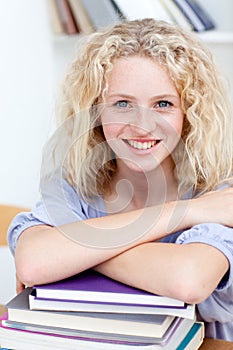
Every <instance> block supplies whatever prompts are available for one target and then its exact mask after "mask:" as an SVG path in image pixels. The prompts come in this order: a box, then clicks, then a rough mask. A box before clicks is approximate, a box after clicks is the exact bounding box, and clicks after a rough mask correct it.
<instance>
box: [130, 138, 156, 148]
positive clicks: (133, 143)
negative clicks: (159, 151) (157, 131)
mask: <svg viewBox="0 0 233 350" xmlns="http://www.w3.org/2000/svg"><path fill="white" fill-rule="evenodd" d="M127 142H128V144H129V145H130V146H131V147H133V148H136V149H143V150H145V149H149V148H151V147H153V146H154V145H155V144H156V141H145V142H140V141H133V140H127Z"/></svg>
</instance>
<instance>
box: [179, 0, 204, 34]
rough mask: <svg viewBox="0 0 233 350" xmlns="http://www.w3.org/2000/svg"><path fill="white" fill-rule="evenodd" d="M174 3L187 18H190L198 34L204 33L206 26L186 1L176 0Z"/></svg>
mask: <svg viewBox="0 0 233 350" xmlns="http://www.w3.org/2000/svg"><path fill="white" fill-rule="evenodd" d="M174 2H175V3H176V4H177V6H179V8H180V9H181V10H182V11H183V13H184V14H185V16H186V17H187V18H189V20H190V22H191V23H192V25H193V27H194V29H195V30H196V31H198V32H202V31H204V30H205V29H206V28H205V25H204V24H203V22H202V21H201V20H200V18H199V17H198V15H197V14H196V13H195V11H194V10H193V9H192V7H191V6H190V5H189V3H188V2H186V0H174Z"/></svg>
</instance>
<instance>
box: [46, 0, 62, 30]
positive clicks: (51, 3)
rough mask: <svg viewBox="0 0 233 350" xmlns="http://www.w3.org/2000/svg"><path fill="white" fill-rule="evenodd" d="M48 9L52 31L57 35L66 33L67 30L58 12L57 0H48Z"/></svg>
mask: <svg viewBox="0 0 233 350" xmlns="http://www.w3.org/2000/svg"><path fill="white" fill-rule="evenodd" d="M48 10H49V19H50V25H51V29H52V32H53V33H54V34H56V35H58V34H64V33H65V31H64V29H63V25H62V23H61V19H60V16H59V13H58V8H57V4H56V0H48Z"/></svg>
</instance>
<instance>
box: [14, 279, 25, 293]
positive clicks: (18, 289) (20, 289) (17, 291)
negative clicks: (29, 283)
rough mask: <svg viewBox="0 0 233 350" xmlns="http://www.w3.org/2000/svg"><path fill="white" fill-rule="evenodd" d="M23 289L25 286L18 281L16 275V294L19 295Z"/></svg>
mask: <svg viewBox="0 0 233 350" xmlns="http://www.w3.org/2000/svg"><path fill="white" fill-rule="evenodd" d="M24 288H25V285H24V284H23V283H22V282H21V281H20V279H19V278H18V276H17V275H16V293H17V294H19V293H20V292H22V291H23V290H24Z"/></svg>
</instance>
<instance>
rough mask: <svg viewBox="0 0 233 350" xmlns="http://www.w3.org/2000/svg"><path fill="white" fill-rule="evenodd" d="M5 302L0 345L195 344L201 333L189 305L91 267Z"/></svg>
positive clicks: (169, 348) (164, 348) (167, 348)
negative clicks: (101, 272) (122, 281)
mask: <svg viewBox="0 0 233 350" xmlns="http://www.w3.org/2000/svg"><path fill="white" fill-rule="evenodd" d="M6 308H7V313H6V314H5V315H4V317H3V319H2V322H1V325H0V345H1V346H2V347H4V348H9V349H24V350H25V349H30V350H31V349H33V350H39V349H41V350H42V349H43V350H44V349H46V348H48V349H64V348H65V349H73V350H74V349H88V350H92V349H100V350H105V349H109V350H110V349H111V350H112V349H116V350H121V349H122V350H123V349H127V350H128V349H132V350H135V349H138V350H142V349H143V350H147V349H148V350H150V349H161V350H175V349H179V350H184V349H187V350H188V349H189V350H195V349H198V348H199V347H200V345H201V343H202V342H203V338H204V325H203V323H200V322H196V319H195V305H188V304H185V303H183V302H182V301H180V300H176V299H173V298H169V297H163V296H159V295H155V294H152V293H148V292H145V291H143V290H140V289H136V288H133V287H130V286H127V285H125V284H123V283H120V282H117V281H115V280H113V279H111V278H108V277H106V276H104V275H102V274H99V273H98V272H95V271H93V270H87V271H84V272H82V273H80V274H78V275H75V276H73V277H71V278H67V279H65V280H62V281H58V282H55V283H50V284H46V285H37V286H35V287H32V288H26V289H25V290H24V291H23V292H21V293H20V294H18V295H17V296H16V297H14V298H13V299H12V300H10V301H9V303H8V304H7V305H6Z"/></svg>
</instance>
